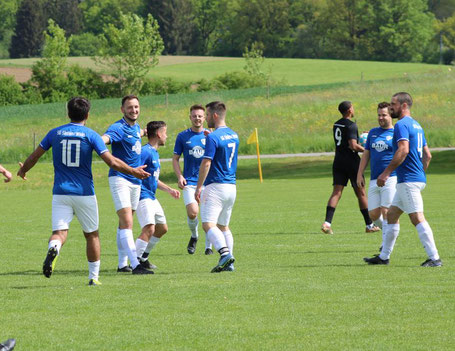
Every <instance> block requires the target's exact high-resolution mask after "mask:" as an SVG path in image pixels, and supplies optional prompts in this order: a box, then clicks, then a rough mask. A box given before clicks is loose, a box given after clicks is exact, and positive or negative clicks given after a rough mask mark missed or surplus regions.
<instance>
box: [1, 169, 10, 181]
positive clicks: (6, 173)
mask: <svg viewBox="0 0 455 351" xmlns="http://www.w3.org/2000/svg"><path fill="white" fill-rule="evenodd" d="M0 173H1V174H3V176H4V177H5V180H4V182H5V183H8V182H9V181H11V178H12V175H11V172H10V171H8V170H7V169H6V168H5V167H3V166H2V165H0Z"/></svg>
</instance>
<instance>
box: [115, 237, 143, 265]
mask: <svg viewBox="0 0 455 351" xmlns="http://www.w3.org/2000/svg"><path fill="white" fill-rule="evenodd" d="M119 237H120V242H121V244H122V248H123V249H124V250H125V249H126V251H127V253H128V258H129V259H130V262H131V267H133V269H134V268H136V267H137V265H138V264H139V261H138V260H137V253H136V245H134V238H133V231H132V230H131V229H120V230H119Z"/></svg>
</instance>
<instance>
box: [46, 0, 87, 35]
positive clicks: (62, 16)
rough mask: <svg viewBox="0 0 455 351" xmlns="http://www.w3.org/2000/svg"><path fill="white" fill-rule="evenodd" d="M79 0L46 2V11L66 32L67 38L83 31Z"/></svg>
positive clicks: (50, 0)
mask: <svg viewBox="0 0 455 351" xmlns="http://www.w3.org/2000/svg"><path fill="white" fill-rule="evenodd" d="M79 2H80V1H79V0H46V2H45V6H44V11H45V14H46V17H47V18H51V19H53V20H54V21H55V23H57V24H58V26H59V27H60V28H62V29H64V30H65V33H66V36H67V37H69V36H71V35H72V34H77V33H79V32H80V31H81V29H82V11H81V9H80V8H79Z"/></svg>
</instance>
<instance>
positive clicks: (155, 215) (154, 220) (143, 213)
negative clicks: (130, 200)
mask: <svg viewBox="0 0 455 351" xmlns="http://www.w3.org/2000/svg"><path fill="white" fill-rule="evenodd" d="M136 214H137V220H138V221H139V225H140V226H141V228H144V227H145V226H146V225H148V224H166V217H165V216H164V211H163V208H162V207H161V205H160V202H159V201H158V200H156V199H155V200H152V199H143V200H141V201H139V205H138V206H137V212H136Z"/></svg>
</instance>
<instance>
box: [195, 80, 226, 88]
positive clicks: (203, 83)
mask: <svg viewBox="0 0 455 351" xmlns="http://www.w3.org/2000/svg"><path fill="white" fill-rule="evenodd" d="M226 89H227V87H226V86H225V85H224V84H223V83H221V82H220V81H219V80H218V79H212V80H207V79H205V78H202V79H201V80H200V81H199V82H197V91H215V90H226Z"/></svg>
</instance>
